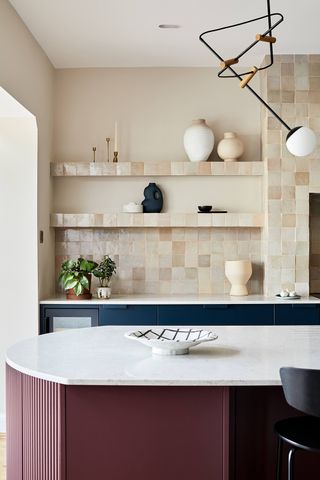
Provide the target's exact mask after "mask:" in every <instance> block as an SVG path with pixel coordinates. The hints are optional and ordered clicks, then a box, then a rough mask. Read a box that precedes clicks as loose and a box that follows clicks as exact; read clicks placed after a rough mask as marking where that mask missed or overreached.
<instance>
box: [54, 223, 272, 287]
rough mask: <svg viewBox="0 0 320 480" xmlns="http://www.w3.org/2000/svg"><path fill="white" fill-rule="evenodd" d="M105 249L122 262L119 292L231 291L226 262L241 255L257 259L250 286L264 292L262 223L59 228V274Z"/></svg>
mask: <svg viewBox="0 0 320 480" xmlns="http://www.w3.org/2000/svg"><path fill="white" fill-rule="evenodd" d="M104 254H109V255H111V257H112V258H113V259H114V260H115V261H116V263H117V267H118V273H117V275H116V276H115V277H114V279H113V282H112V289H113V292H114V293H123V294H125V293H151V294H157V293H163V294H166V293H167V294H188V293H190V294H198V293H208V294H215V293H216V294H222V293H228V292H229V289H230V286H229V283H228V281H227V280H226V278H225V275H224V262H225V260H233V259H238V258H250V259H251V260H252V262H253V275H252V278H251V280H250V281H249V290H250V292H251V293H262V277H263V268H262V261H261V231H260V229H257V228H245V229H241V228H218V229H213V228H205V227H203V228H202V229H195V228H136V229H135V228H130V229H99V228H95V229H87V228H82V229H73V228H66V229H57V230H56V270H57V273H58V271H59V267H60V265H61V262H62V261H63V260H65V259H67V258H74V257H77V256H78V255H83V256H87V257H89V258H94V259H95V260H99V259H100V258H102V256H103V255H104ZM96 283H97V282H96V279H94V282H93V285H95V284H96Z"/></svg>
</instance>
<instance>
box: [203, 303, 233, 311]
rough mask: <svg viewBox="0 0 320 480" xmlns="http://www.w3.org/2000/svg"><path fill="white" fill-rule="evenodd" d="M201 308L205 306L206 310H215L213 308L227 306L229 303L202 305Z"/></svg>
mask: <svg viewBox="0 0 320 480" xmlns="http://www.w3.org/2000/svg"><path fill="white" fill-rule="evenodd" d="M202 306H203V308H207V309H208V310H215V309H218V308H219V309H220V308H228V307H229V305H225V304H222V305H219V304H215V305H211V304H210V305H202Z"/></svg>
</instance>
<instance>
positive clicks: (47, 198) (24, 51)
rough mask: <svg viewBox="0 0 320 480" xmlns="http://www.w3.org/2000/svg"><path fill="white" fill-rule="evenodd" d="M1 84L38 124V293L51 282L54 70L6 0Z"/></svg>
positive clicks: (1, 11)
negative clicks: (40, 235)
mask: <svg viewBox="0 0 320 480" xmlns="http://www.w3.org/2000/svg"><path fill="white" fill-rule="evenodd" d="M0 18H1V28H0V59H1V67H0V86H1V87H3V88H4V89H5V90H6V91H7V92H8V93H10V94H11V95H12V96H13V97H14V98H16V99H17V100H18V101H19V102H20V103H21V104H22V105H24V106H25V107H26V108H27V109H28V110H29V111H30V112H31V113H33V114H34V115H35V117H36V120H37V125H38V134H39V137H38V198H39V199H40V201H39V204H38V222H39V230H40V229H41V230H44V234H45V243H44V244H43V245H40V247H39V293H40V296H41V297H43V296H46V295H48V294H49V292H51V291H52V288H53V287H52V285H53V268H54V261H53V250H54V247H53V245H54V236H53V233H52V232H50V230H49V215H48V212H49V211H50V209H51V181H50V175H49V163H50V159H51V144H52V106H53V81H54V76H53V72H54V69H53V67H52V65H51V63H50V62H49V60H48V58H47V57H46V55H45V54H44V52H43V50H42V49H41V48H40V46H39V44H38V43H37V42H36V40H35V39H34V37H33V36H32V35H31V33H30V32H29V30H28V29H27V28H26V26H25V25H24V23H23V22H22V20H21V19H20V17H19V16H18V15H17V14H16V12H15V10H14V9H13V8H12V6H11V5H10V3H9V2H8V1H7V0H0Z"/></svg>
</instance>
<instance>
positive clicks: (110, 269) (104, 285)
mask: <svg viewBox="0 0 320 480" xmlns="http://www.w3.org/2000/svg"><path fill="white" fill-rule="evenodd" d="M116 271H117V265H116V263H115V262H114V261H113V260H112V258H110V257H109V255H104V257H103V260H102V261H101V262H100V263H99V265H97V267H96V268H95V269H94V270H93V272H92V273H93V275H94V276H95V277H97V278H98V280H99V284H100V287H98V289H97V294H98V298H109V297H110V295H111V288H110V280H111V277H112V275H113V274H115V273H116Z"/></svg>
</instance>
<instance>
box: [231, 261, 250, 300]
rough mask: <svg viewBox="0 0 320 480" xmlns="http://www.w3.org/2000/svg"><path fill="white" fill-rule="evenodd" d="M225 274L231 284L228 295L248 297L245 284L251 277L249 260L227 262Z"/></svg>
mask: <svg viewBox="0 0 320 480" xmlns="http://www.w3.org/2000/svg"><path fill="white" fill-rule="evenodd" d="M225 274H226V277H227V279H228V280H229V282H230V283H231V290H230V295H235V296H242V295H248V289H247V287H246V284H247V282H248V281H249V279H250V277H251V275H252V265H251V262H250V260H227V261H226V262H225Z"/></svg>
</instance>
